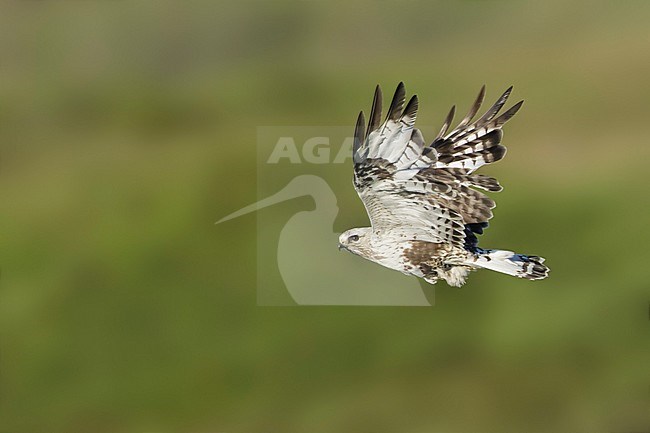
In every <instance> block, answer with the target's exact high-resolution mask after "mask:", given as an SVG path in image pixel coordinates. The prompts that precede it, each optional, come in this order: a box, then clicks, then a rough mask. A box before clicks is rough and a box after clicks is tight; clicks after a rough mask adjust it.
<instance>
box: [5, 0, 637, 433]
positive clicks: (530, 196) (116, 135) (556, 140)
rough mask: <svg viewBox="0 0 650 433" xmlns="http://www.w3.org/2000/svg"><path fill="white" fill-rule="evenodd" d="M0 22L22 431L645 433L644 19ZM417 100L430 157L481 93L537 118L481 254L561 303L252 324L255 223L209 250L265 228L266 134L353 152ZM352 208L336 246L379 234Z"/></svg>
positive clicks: (359, 15) (174, 8) (115, 7)
mask: <svg viewBox="0 0 650 433" xmlns="http://www.w3.org/2000/svg"><path fill="white" fill-rule="evenodd" d="M0 10H1V13H0V29H1V30H0V33H1V34H2V37H0V58H2V63H1V65H0V158H1V159H2V167H1V170H0V196H1V197H2V200H0V208H1V209H0V227H1V231H2V236H1V237H2V248H1V249H0V266H1V267H2V279H1V280H0V349H1V351H0V431H2V432H12V433H33V432H48V433H56V432H66V433H72V432H79V433H85V432H91V431H92V432H97V433H103V432H107V433H108V432H117V433H131V432H133V433H145V432H161V433H165V432H178V433H186V432H226V433H240V432H241V433H257V432H285V433H293V432H295V433H304V432H341V433H344V432H369V431H372V432H379V433H381V432H387V433H388V432H391V433H393V432H397V433H401V432H413V433H425V432H426V433H430V432H431V433H433V432H478V433H482V432H495V433H496V432H554V433H556V432H568V431H571V432H590V433H593V432H607V431H625V430H628V429H629V431H638V430H639V427H637V426H638V424H635V423H637V422H638V420H637V417H639V416H641V415H643V414H644V411H643V409H646V410H647V404H648V399H649V398H650V396H649V395H648V386H649V385H650V369H648V365H650V346H649V345H648V333H649V331H650V328H649V327H650V323H649V322H648V300H649V299H650V297H649V290H648V287H649V286H648V281H647V278H648V264H647V262H648V253H647V249H648V244H649V243H650V231H649V230H648V228H647V226H646V223H647V220H646V218H647V217H648V211H649V210H650V198H649V195H648V192H647V185H648V180H647V172H646V170H647V168H646V167H645V166H646V165H647V163H648V161H649V159H650V146H649V145H648V143H647V141H648V138H647V129H648V128H647V123H648V117H649V116H650V105H649V103H648V101H650V86H649V85H648V77H649V76H650V58H649V57H648V19H649V18H650V3H647V2H623V3H613V2H610V3H601V2H584V3H583V2H574V3H571V4H567V3H566V2H556V3H548V2H537V3H520V2H508V1H501V2H478V1H472V2H469V1H468V2H445V3H443V4H432V5H429V4H428V3H425V2H405V3H397V2H394V3H393V2H371V1H363V2H359V3H355V4H349V3H345V2H333V3H320V2H306V1H303V2H289V1H281V2H266V3H262V2H245V1H244V2H240V3H235V2H232V3H230V4H218V3H216V2H215V3H205V4H204V3H194V2H192V3H189V4H187V3H185V2H175V3H168V2H44V3H41V2H38V3H32V2H20V3H19V2H14V3H4V4H3V5H2V6H1V7H0ZM400 80H404V81H405V83H406V85H407V90H409V92H417V93H418V94H419V96H420V101H421V111H420V114H419V121H418V124H420V125H431V126H428V127H425V130H424V132H425V135H426V136H428V137H430V136H431V135H432V134H434V129H435V128H437V127H438V125H439V124H440V123H441V122H442V120H443V118H444V116H445V114H446V113H447V110H448V109H449V106H450V105H451V104H458V106H459V110H460V111H464V110H465V109H466V108H467V107H468V105H469V104H470V103H471V101H472V100H473V98H474V96H475V94H476V92H477V91H478V89H479V87H480V86H481V85H482V84H483V83H485V84H487V89H488V100H494V99H495V98H496V97H497V96H498V95H499V94H500V92H501V91H503V90H504V89H505V88H506V87H507V86H508V85H510V84H513V85H514V86H515V91H514V94H513V97H512V100H513V102H514V101H517V100H518V98H525V99H526V104H525V105H524V107H523V109H522V111H521V112H520V114H518V115H517V116H516V117H515V118H514V119H513V120H512V121H511V123H510V124H508V126H507V127H506V131H505V138H504V140H505V144H506V145H507V146H508V148H509V154H508V156H507V157H506V159H505V160H504V161H502V162H500V163H499V164H496V165H494V166H492V167H489V168H488V170H486V172H488V173H490V174H492V175H495V176H497V177H498V178H499V180H500V181H501V183H502V184H503V185H504V187H505V190H504V192H502V193H500V194H498V195H496V197H495V198H496V199H497V201H498V207H497V209H496V210H495V213H496V218H495V219H494V220H493V224H492V226H491V228H490V229H489V230H488V231H487V232H486V234H485V235H484V236H483V238H482V240H481V242H482V243H483V244H484V245H490V246H494V247H507V248H511V249H513V250H515V251H520V252H529V253H534V254H539V255H543V256H545V257H546V258H547V263H548V265H549V266H550V267H551V269H552V273H551V277H550V278H549V279H548V280H546V281H543V282H532V283H531V282H526V281H520V280H516V279H513V278H508V277H505V276H502V275H498V274H495V273H489V272H481V273H476V274H474V275H472V276H471V278H470V281H469V283H468V284H467V285H466V286H465V287H464V288H462V289H460V290H456V289H452V288H448V287H446V286H444V285H443V284H439V285H438V286H437V287H436V293H435V298H436V306H435V307H434V308H381V307H379V308H353V307H259V306H257V305H256V275H255V273H254V270H255V268H256V266H255V263H256V236H255V234H256V224H255V216H254V215H249V216H246V217H243V218H240V219H237V220H234V221H232V222H229V223H228V224H229V226H227V227H226V226H215V225H214V224H213V223H214V221H216V220H217V219H219V218H221V217H222V216H224V215H226V214H228V213H230V212H232V211H234V210H236V209H239V208H240V207H242V206H244V205H246V204H249V203H251V202H254V201H255V200H256V177H255V175H256V139H257V137H256V128H257V126H268V125H298V126H300V125H306V126H314V125H315V126H319V125H322V126H340V125H349V126H350V130H352V128H353V125H354V121H355V119H356V115H357V112H358V110H359V109H361V108H363V109H365V110H366V112H367V110H368V109H369V105H370V102H371V97H372V91H373V88H374V85H375V84H376V83H381V84H382V85H383V87H384V89H385V91H386V93H390V92H391V91H392V88H393V86H394V85H396V84H397V82H398V81H400ZM331 167H332V169H333V170H338V171H340V176H339V177H340V179H341V182H346V183H347V182H349V180H350V178H351V172H350V167H349V166H346V165H335V166H331ZM343 191H345V189H343ZM338 199H339V203H338V205H339V208H340V213H339V216H338V219H337V221H336V228H337V229H338V230H343V229H345V228H348V227H351V226H353V225H360V224H364V223H365V216H364V214H363V210H362V206H361V204H360V202H358V199H357V197H356V196H355V193H354V191H353V189H352V187H351V185H350V187H349V188H348V189H347V195H343V196H339V197H338ZM286 206H289V207H291V206H293V207H292V208H291V209H294V210H295V209H309V208H310V206H312V204H310V203H309V202H308V200H307V199H301V200H297V201H295V202H293V203H290V204H287V205H286ZM287 209H289V208H287ZM644 221H646V222H644ZM273 281H275V279H274V280H273ZM427 290H428V291H432V289H431V288H428V289H427ZM628 426H631V427H628ZM645 426H647V424H644V427H645Z"/></svg>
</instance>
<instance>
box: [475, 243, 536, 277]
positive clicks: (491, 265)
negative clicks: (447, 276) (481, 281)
mask: <svg viewBox="0 0 650 433" xmlns="http://www.w3.org/2000/svg"><path fill="white" fill-rule="evenodd" d="M474 260H475V261H474V262H472V265H474V266H478V267H481V268H484V269H490V270H493V271H497V272H502V273H504V274H508V275H513V276H515V277H519V278H526V279H527V280H543V279H544V278H546V277H548V272H549V268H548V267H547V266H545V265H544V264H543V263H544V259H543V258H542V257H538V256H526V255H523V254H516V253H513V252H512V251H505V250H484V249H480V248H479V249H477V251H476V256H475V259H474Z"/></svg>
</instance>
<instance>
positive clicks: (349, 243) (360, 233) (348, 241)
mask: <svg viewBox="0 0 650 433" xmlns="http://www.w3.org/2000/svg"><path fill="white" fill-rule="evenodd" d="M371 235H372V228H371V227H361V228H356V229H350V230H348V231H346V232H345V233H343V234H342V235H341V236H339V250H347V251H349V252H351V253H352V254H356V255H359V256H362V257H367V256H368V255H369V254H370V236H371Z"/></svg>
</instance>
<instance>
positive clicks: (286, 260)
mask: <svg viewBox="0 0 650 433" xmlns="http://www.w3.org/2000/svg"><path fill="white" fill-rule="evenodd" d="M304 196H309V197H311V198H312V199H313V201H314V204H315V207H314V208H313V209H312V210H305V211H300V212H297V213H295V214H294V215H291V216H290V217H289V218H288V220H287V221H286V223H285V224H284V226H283V227H282V230H281V232H280V235H279V238H278V239H279V240H278V245H277V248H274V250H275V251H277V266H278V270H279V273H280V275H281V277H282V281H283V282H284V285H285V286H286V290H287V291H288V293H289V294H290V296H291V298H292V299H293V301H294V302H295V303H296V304H298V305H376V306H382V305H383V306H391V305H392V306H430V305H432V303H431V301H430V299H428V298H427V296H425V293H424V291H423V290H422V287H421V286H420V283H419V281H418V280H417V279H416V278H415V277H409V276H405V275H401V274H398V273H395V272H393V271H391V270H389V269H386V268H383V267H381V266H378V265H376V264H374V263H371V262H368V261H367V260H364V259H362V258H360V257H357V256H351V255H349V254H343V253H341V252H339V250H338V248H337V246H338V238H339V235H340V233H336V232H335V231H334V221H335V219H336V217H337V215H338V212H339V208H338V206H337V199H336V195H335V194H334V191H333V190H332V188H331V187H330V185H329V184H328V183H327V182H326V181H325V179H323V178H322V177H320V176H316V175H312V174H304V175H299V176H296V177H294V178H293V179H291V180H290V181H289V183H288V184H287V185H286V186H285V187H284V188H282V189H281V190H280V191H278V192H276V193H275V194H272V195H271V196H268V197H265V198H263V199H261V200H259V201H257V202H256V203H253V204H251V205H248V206H246V207H244V208H242V209H240V210H238V211H236V212H233V213H231V214H229V215H227V216H225V217H223V218H222V219H220V220H219V221H217V224H223V223H225V222H227V221H230V220H232V219H234V218H238V217H240V216H243V215H246V214H249V213H251V212H257V211H260V210H261V209H264V208H267V207H269V206H275V205H278V204H280V203H283V202H286V201H289V200H292V199H295V198H298V197H304ZM261 218H264V216H261ZM258 281H263V278H260V276H258ZM258 290H264V288H263V287H258ZM429 298H431V296H430V297H429ZM431 299H432V298H431Z"/></svg>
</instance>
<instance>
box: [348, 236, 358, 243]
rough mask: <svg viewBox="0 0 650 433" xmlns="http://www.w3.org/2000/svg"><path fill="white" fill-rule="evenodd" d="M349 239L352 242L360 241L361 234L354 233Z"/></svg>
mask: <svg viewBox="0 0 650 433" xmlns="http://www.w3.org/2000/svg"><path fill="white" fill-rule="evenodd" d="M348 241H350V242H358V241H359V235H352V236H350V237H349V238H348Z"/></svg>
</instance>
